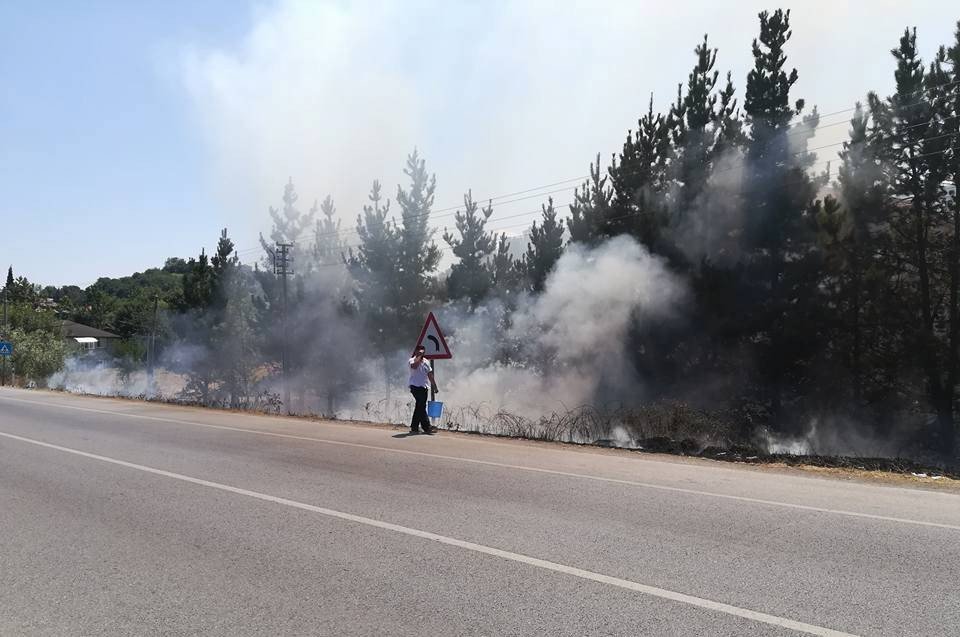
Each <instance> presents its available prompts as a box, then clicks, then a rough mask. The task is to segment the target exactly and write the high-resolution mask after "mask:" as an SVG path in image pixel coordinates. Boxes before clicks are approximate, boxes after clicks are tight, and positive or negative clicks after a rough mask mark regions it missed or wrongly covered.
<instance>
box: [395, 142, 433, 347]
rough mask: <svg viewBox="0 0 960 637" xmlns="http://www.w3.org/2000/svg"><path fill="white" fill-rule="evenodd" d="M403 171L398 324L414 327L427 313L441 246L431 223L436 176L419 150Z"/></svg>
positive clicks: (404, 326) (401, 327) (399, 200)
mask: <svg viewBox="0 0 960 637" xmlns="http://www.w3.org/2000/svg"><path fill="white" fill-rule="evenodd" d="M403 172H404V174H405V175H406V176H407V177H408V178H409V179H410V185H409V187H408V189H407V190H404V189H403V187H401V186H397V204H398V205H399V206H400V213H401V214H400V227H399V239H400V242H399V243H400V246H399V248H400V250H399V254H398V259H397V264H398V268H397V272H398V274H399V276H398V280H399V286H398V289H399V292H400V298H401V299H402V303H401V305H400V307H399V310H400V315H399V317H398V319H399V324H398V326H397V327H399V328H400V329H401V330H405V329H409V330H413V329H415V328H416V324H417V323H419V322H420V321H422V320H423V316H424V315H425V314H426V312H425V310H426V306H427V302H428V300H429V295H430V290H431V287H432V283H433V276H434V273H435V272H436V270H437V265H438V264H439V263H440V248H439V247H438V246H437V244H436V243H434V242H433V235H434V232H435V231H434V229H433V228H431V227H430V225H429V222H430V210H431V208H433V197H434V191H435V190H436V187H437V179H436V176H435V175H429V174H428V173H427V168H426V161H425V160H423V159H421V158H420V155H419V153H418V152H417V150H416V149H414V151H413V153H411V154H410V155H409V156H408V157H407V165H406V168H404V171H403Z"/></svg>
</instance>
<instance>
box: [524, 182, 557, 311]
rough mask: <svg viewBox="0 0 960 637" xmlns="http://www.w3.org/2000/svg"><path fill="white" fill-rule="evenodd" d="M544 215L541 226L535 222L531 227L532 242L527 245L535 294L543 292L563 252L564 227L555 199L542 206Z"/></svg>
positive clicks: (528, 270)
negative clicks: (555, 206)
mask: <svg viewBox="0 0 960 637" xmlns="http://www.w3.org/2000/svg"><path fill="white" fill-rule="evenodd" d="M541 207H542V209H543V214H542V217H541V223H540V225H537V222H536V221H534V222H533V225H531V226H530V241H529V242H528V243H527V254H526V260H525V264H526V269H527V275H528V276H529V278H530V285H531V288H532V289H533V291H534V292H543V286H544V283H545V282H546V280H547V275H548V274H549V273H550V271H551V270H552V269H553V266H554V265H556V263H557V261H558V260H559V259H560V254H561V252H563V226H562V225H561V224H560V222H559V221H558V220H557V211H556V210H554V208H553V197H550V198H549V200H548V202H547V204H546V205H543V206H541Z"/></svg>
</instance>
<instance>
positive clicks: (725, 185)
mask: <svg viewBox="0 0 960 637" xmlns="http://www.w3.org/2000/svg"><path fill="white" fill-rule="evenodd" d="M792 35H793V34H792V29H791V26H790V12H789V11H782V10H777V11H773V12H763V13H761V14H759V33H758V34H757V37H756V38H755V39H754V40H753V42H752V48H751V50H752V54H753V67H752V68H751V70H750V71H749V73H748V75H747V77H746V79H745V82H744V85H743V88H742V89H740V87H738V86H737V84H736V83H735V82H734V79H733V77H732V75H731V73H726V74H723V75H721V73H720V71H719V70H718V68H717V62H718V51H717V49H716V48H713V47H711V45H710V42H709V39H708V38H707V37H706V36H704V38H703V40H702V41H701V42H700V43H699V44H698V45H697V46H696V47H695V49H694V52H693V53H694V55H693V64H692V68H691V70H690V72H689V74H688V76H687V78H686V79H685V81H683V82H682V83H680V84H679V85H678V88H677V94H676V99H675V100H674V101H673V102H672V103H671V104H670V106H669V107H668V108H666V109H663V110H662V111H658V110H657V109H655V108H654V101H653V99H652V98H651V100H650V102H649V104H647V105H646V108H644V109H643V111H642V112H641V114H640V116H639V118H638V121H637V123H636V126H635V127H633V128H631V129H630V130H629V131H628V132H627V134H626V138H625V140H624V142H623V145H622V147H621V148H620V150H619V151H617V152H615V153H613V154H612V155H611V157H610V160H609V161H608V162H604V161H602V159H601V155H597V156H596V157H595V158H594V161H593V162H592V163H591V164H590V170H589V178H588V179H587V180H586V181H585V182H584V183H583V184H581V185H579V186H578V187H577V188H576V190H575V195H574V201H573V203H572V204H570V205H569V206H568V210H567V211H562V210H558V209H557V208H556V207H555V205H554V202H553V200H552V199H548V200H547V201H545V202H543V205H542V209H541V212H540V215H539V217H538V218H537V219H536V220H535V221H534V222H533V223H532V225H531V226H530V228H529V230H528V232H527V233H526V242H525V243H526V246H525V249H520V250H518V249H517V248H516V246H515V245H514V244H515V243H516V238H512V237H509V236H507V235H506V234H505V233H503V232H500V233H498V232H495V231H493V230H490V229H489V227H488V224H489V223H490V221H491V220H495V219H496V211H495V209H494V205H493V203H492V202H489V201H488V202H486V203H485V202H483V201H478V200H476V199H475V198H474V197H473V195H472V193H471V192H467V193H466V194H465V195H464V198H463V206H462V207H461V208H460V209H459V210H458V211H457V212H456V213H455V215H454V216H453V222H452V227H451V228H445V229H443V231H442V232H439V231H438V230H437V229H436V228H435V227H434V225H433V224H431V223H430V218H431V213H432V212H433V210H434V192H435V190H436V177H435V176H434V175H433V174H432V173H431V172H430V171H428V170H427V167H426V162H425V160H424V158H423V157H421V156H420V154H419V153H418V152H416V151H414V152H413V153H411V155H410V156H409V157H408V158H407V162H406V166H405V171H404V172H405V179H406V183H404V184H402V185H400V186H398V187H397V189H396V191H395V192H394V193H393V197H392V198H391V197H390V196H389V195H388V194H387V193H385V192H384V190H383V186H382V184H381V183H380V182H379V181H374V182H373V184H372V186H371V189H370V192H369V196H368V201H367V203H366V204H365V205H363V206H362V208H361V210H360V211H359V214H358V215H357V218H356V224H355V238H352V239H351V240H349V241H348V240H347V239H346V235H347V234H348V232H347V231H344V230H343V229H342V228H341V226H340V222H339V221H338V219H339V216H338V214H337V210H336V207H335V205H334V202H333V201H332V200H331V199H330V198H329V197H328V198H326V199H325V200H324V201H323V202H322V203H320V204H314V205H313V206H311V207H310V208H309V209H307V210H302V208H301V207H300V206H299V204H298V197H297V193H296V190H295V188H294V186H293V184H292V183H288V184H287V185H286V187H285V190H284V194H283V198H282V202H283V203H282V206H280V207H279V208H276V209H273V208H272V209H270V211H269V214H270V219H271V222H272V230H271V233H270V235H269V237H261V248H260V250H261V253H260V254H259V255H253V257H252V259H253V263H251V264H244V263H242V262H241V259H240V256H239V255H238V253H237V252H236V250H235V249H234V246H233V243H232V241H231V240H230V239H229V237H228V235H227V232H226V231H224V232H223V235H222V236H221V237H220V240H219V244H218V246H217V249H216V251H215V253H214V254H213V255H212V256H210V257H208V256H207V255H206V254H205V253H201V254H200V255H198V256H197V257H194V258H190V259H188V260H184V259H177V258H172V259H169V260H168V261H167V263H166V264H165V265H164V267H163V268H158V269H155V270H148V271H147V272H144V273H142V274H137V275H134V276H133V277H126V278H123V279H101V280H99V281H97V283H95V284H94V285H92V286H90V287H89V288H87V289H86V290H80V289H79V288H75V287H67V288H59V289H45V290H41V289H39V288H37V287H36V286H31V285H30V284H29V282H27V281H26V280H25V279H24V280H22V282H20V280H17V279H12V277H8V281H7V290H8V293H9V294H10V295H11V297H15V298H16V299H17V301H18V302H20V303H24V304H32V305H33V306H37V304H38V301H39V299H41V298H53V299H55V300H56V302H57V303H58V308H59V309H60V311H61V313H64V314H67V315H69V316H71V317H75V318H76V319H77V320H80V321H81V322H87V323H90V324H92V325H95V326H98V327H103V328H105V329H112V330H116V331H117V333H119V334H121V335H122V336H124V337H125V338H127V339H129V340H130V341H131V342H136V343H140V345H138V346H137V347H131V351H130V352H129V353H128V354H129V355H130V356H139V357H141V358H144V357H147V356H154V357H156V356H158V355H159V354H158V353H157V350H156V349H155V350H154V351H152V352H151V351H148V350H149V349H150V348H149V347H147V346H144V345H143V342H144V339H143V337H144V335H146V334H154V335H156V334H158V333H159V336H157V337H156V338H157V339H158V340H159V343H160V345H159V350H160V351H162V350H163V349H164V347H170V349H169V351H173V349H172V345H173V344H174V343H182V342H185V341H186V340H190V341H191V342H194V343H198V344H202V345H203V348H204V349H205V352H206V354H205V355H203V356H201V357H200V358H199V359H197V358H195V359H193V360H191V361H189V364H188V362H187V361H186V360H185V359H186V358H189V356H188V354H183V356H184V357H185V359H184V362H183V365H184V369H185V370H187V371H189V374H190V384H189V392H191V394H192V395H193V396H194V397H195V398H196V399H197V400H200V401H206V402H210V401H211V400H220V401H222V402H226V403H229V404H235V405H241V404H244V403H245V402H247V401H249V399H250V398H249V397H250V396H251V395H252V394H254V393H255V392H256V390H257V388H258V387H259V386H260V385H261V384H262V382H263V380H264V379H265V378H271V377H272V378H275V377H276V375H277V374H279V368H278V360H279V352H280V351H281V350H282V349H283V347H284V345H286V346H287V348H288V349H289V350H290V358H289V360H288V370H287V371H288V373H290V374H291V376H292V377H293V378H295V381H294V382H296V383H297V387H298V389H297V391H296V392H295V401H300V402H301V403H302V404H306V403H307V402H309V395H310V394H311V392H312V393H313V394H315V395H316V396H323V397H324V400H326V403H327V407H328V408H329V409H330V410H331V411H333V409H334V407H335V403H336V400H337V397H338V396H342V395H343V393H344V392H345V391H346V389H347V387H348V386H350V385H351V384H355V383H362V382H368V381H370V379H369V378H366V377H361V374H362V372H361V371H359V370H352V369H350V368H349V366H345V367H344V368H341V370H342V372H343V373H340V374H330V373H329V372H328V371H327V370H325V369H324V368H323V366H317V365H316V364H315V363H314V362H315V361H316V360H317V359H318V358H319V359H321V360H335V359H336V357H337V356H338V355H339V354H338V352H339V351H340V350H341V349H342V344H343V343H344V342H345V341H348V342H352V341H353V340H357V341H360V342H363V343H366V344H368V345H367V347H368V349H367V350H365V352H364V354H365V355H368V356H370V357H382V358H383V360H384V363H385V365H386V366H387V367H386V368H385V369H389V365H390V362H389V360H388V357H389V354H390V353H391V352H393V351H396V350H397V349H398V348H403V347H405V346H407V345H409V343H407V342H406V340H407V338H408V335H409V334H410V333H411V332H413V331H416V329H417V328H418V326H419V323H420V322H421V321H422V320H423V316H424V315H425V313H426V310H427V309H429V308H434V307H437V306H440V305H443V304H448V303H452V304H458V305H460V306H462V307H465V308H467V310H468V311H469V310H471V309H476V308H478V307H480V306H482V305H484V304H486V303H488V302H490V301H491V300H497V301H498V302H499V303H498V304H497V307H499V308H502V312H503V316H502V320H504V321H509V320H510V311H511V307H513V306H514V304H515V301H516V299H517V298H519V297H520V296H521V295H536V294H540V293H542V292H543V290H544V288H545V286H547V285H548V284H549V283H548V282H549V275H550V272H551V270H552V269H553V267H554V265H555V264H556V262H557V261H558V259H559V258H560V257H561V255H562V254H563V252H564V250H565V249H566V248H567V246H569V245H571V244H574V243H576V244H584V245H587V246H598V245H602V244H603V243H604V242H605V241H606V240H608V239H610V238H612V237H616V236H620V235H629V236H631V237H633V238H634V239H635V240H636V241H637V242H639V243H640V244H642V245H643V246H644V247H645V248H646V249H647V250H648V251H649V252H650V253H652V254H654V255H657V256H658V257H659V258H660V259H662V260H663V261H664V262H665V263H667V264H668V265H669V267H670V269H671V270H672V271H673V272H675V273H676V274H677V275H678V276H680V277H681V278H682V279H683V280H684V281H685V282H686V284H687V286H688V288H689V290H690V295H689V296H690V301H689V303H688V305H687V306H685V308H684V311H683V313H682V315H679V316H673V317H671V318H669V319H663V320H661V321H658V322H654V323H650V322H646V323H644V324H640V323H639V322H638V324H637V325H636V329H634V330H632V331H631V332H630V334H629V336H628V337H627V339H626V341H625V342H624V343H623V348H624V350H625V351H626V352H627V353H628V354H629V358H630V361H631V363H632V365H633V366H634V368H635V369H636V370H637V372H638V375H639V376H640V377H641V378H643V379H645V381H646V382H648V383H649V384H650V385H652V386H654V387H656V391H657V394H658V395H659V396H662V397H675V398H678V399H683V400H689V401H693V402H700V403H702V404H703V405H704V406H706V407H711V408H715V407H722V408H723V409H726V410H730V411H732V412H734V413H736V414H737V422H739V423H741V428H742V431H741V435H742V437H743V439H749V437H750V436H751V435H753V433H754V432H755V431H756V430H757V429H758V428H761V427H762V428H768V429H771V430H773V431H775V432H778V433H780V434H784V435H796V434H798V433H801V432H802V431H803V430H804V428H805V427H807V426H808V425H809V423H810V422H811V419H815V418H821V417H824V416H830V418H831V422H833V423H835V425H834V426H838V427H839V426H847V424H849V423H859V424H860V426H864V427H867V428H869V429H870V430H871V431H872V432H873V433H874V434H876V435H877V436H887V435H893V433H894V432H897V433H898V434H899V435H905V436H906V440H908V441H909V443H910V444H914V445H917V446H919V447H922V448H924V449H927V450H929V451H933V452H936V453H938V454H940V455H941V456H943V457H946V458H955V457H956V456H957V452H958V442H957V437H958V434H957V429H958V427H957V416H958V411H957V402H958V401H957V386H958V381H960V377H958V375H960V200H958V198H957V195H956V184H957V183H958V179H960V175H958V173H960V23H958V28H957V33H956V38H955V40H954V41H953V42H951V43H948V44H947V45H944V46H942V47H940V48H939V49H938V50H937V52H936V54H935V56H934V57H933V59H931V60H929V61H924V60H922V59H921V57H920V55H919V52H918V50H917V34H916V31H915V30H914V29H907V30H905V31H904V33H903V34H902V35H901V37H900V39H899V42H897V43H896V46H895V47H894V48H893V49H892V51H891V53H892V58H891V59H890V66H891V72H892V74H893V78H894V80H895V89H894V91H893V93H892V94H890V95H886V96H883V95H879V94H877V93H874V92H870V93H868V94H867V95H866V96H865V99H864V101H863V102H861V103H857V104H856V105H855V107H854V108H853V109H851V111H850V113H851V115H850V118H849V128H848V132H849V136H848V139H847V140H846V141H845V142H843V143H842V144H841V145H839V147H838V148H836V149H834V148H830V149H822V148H821V149H814V148H811V145H810V142H811V140H812V139H813V138H814V136H815V135H816V133H817V131H818V127H819V126H820V114H819V113H818V111H817V109H816V108H808V107H807V105H806V102H805V100H804V99H802V98H800V97H799V96H797V95H795V94H794V93H795V91H794V85H795V84H796V82H797V80H798V77H799V74H798V71H797V70H796V69H793V68H792V67H791V65H790V64H789V63H788V58H787V51H788V48H789V42H790V40H791V37H792ZM835 152H836V154H837V156H836V157H833V154H834V153H835ZM826 159H830V160H831V161H830V162H829V163H828V162H827V161H825V160H826ZM279 243H291V244H293V245H294V248H293V250H292V253H293V264H294V275H293V276H292V277H291V278H290V279H289V281H288V284H289V291H288V297H287V299H286V306H284V302H283V301H284V300H283V298H282V288H283V286H282V283H283V282H282V281H281V280H280V278H279V277H278V276H277V274H276V273H275V272H274V270H273V267H272V264H273V258H274V252H273V251H274V250H275V246H276V245H277V244H279ZM443 250H449V251H450V252H451V253H452V264H451V266H450V267H449V269H448V270H446V269H445V270H444V271H442V272H441V271H440V263H441V253H442V251H443ZM31 294H32V295H33V296H31ZM155 304H158V305H159V306H160V307H161V309H162V311H161V312H160V316H161V319H160V323H161V325H158V324H157V322H158V320H157V318H156V314H155V312H154V306H155ZM284 310H285V311H284ZM284 316H286V319H284ZM291 346H292V347H291ZM155 347H157V346H155ZM503 355H504V356H505V357H509V355H510V354H509V348H504V354H503ZM201 359H202V361H206V362H198V361H199V360H201ZM204 365H206V367H204ZM388 375H389V372H388Z"/></svg>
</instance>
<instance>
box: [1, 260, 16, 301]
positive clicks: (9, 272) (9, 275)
mask: <svg viewBox="0 0 960 637" xmlns="http://www.w3.org/2000/svg"><path fill="white" fill-rule="evenodd" d="M13 284H14V280H13V266H12V265H11V266H10V267H8V268H7V283H6V285H5V286H4V287H3V289H4V290H6V291H7V293H8V294H9V292H10V290H11V289H13Z"/></svg>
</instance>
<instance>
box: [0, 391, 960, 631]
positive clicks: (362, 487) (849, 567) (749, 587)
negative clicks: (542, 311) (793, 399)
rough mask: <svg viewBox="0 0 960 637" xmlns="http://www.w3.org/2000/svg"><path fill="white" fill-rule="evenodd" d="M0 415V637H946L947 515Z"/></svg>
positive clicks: (736, 475) (175, 418) (118, 411)
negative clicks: (809, 636) (794, 636)
mask: <svg viewBox="0 0 960 637" xmlns="http://www.w3.org/2000/svg"><path fill="white" fill-rule="evenodd" d="M400 432H402V430H400V429H388V428H384V427H372V426H363V425H350V424H343V423H316V422H308V421H303V420H296V419H284V418H273V417H260V416H250V415H238V414H231V413H224V412H214V411H205V410H200V409H188V408H178V407H167V406H161V405H154V404H144V403H135V402H125V401H114V400H105V399H90V398H80V397H75V396H66V395H56V394H48V393H42V392H29V391H17V390H10V389H5V390H0V635H58V636H59V635H230V636H238V635H271V636H273V635H577V636H580V635H781V634H782V635H790V634H820V635H839V634H858V635H960V495H956V494H954V493H945V492H935V491H925V490H920V489H914V488H900V487H891V486H878V485H871V484H862V483H857V482H850V481H839V480H830V479H823V478H813V477H806V476H799V475H794V474H789V473H778V472H775V471H757V470H754V469H748V468H738V467H735V466H732V465H722V464H716V463H708V462H690V461H682V460H670V459H664V458H659V457H648V456H640V455H637V454H630V453H626V452H619V451H612V450H580V449H571V448H567V447H559V446H553V445H546V444H540V443H524V442H513V441H499V440H491V439H486V438H479V437H473V436H466V435H453V434H449V433H445V432H442V433H440V434H439V435H437V436H434V437H428V436H415V437H405V436H401V437H397V436H398V434H400Z"/></svg>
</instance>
